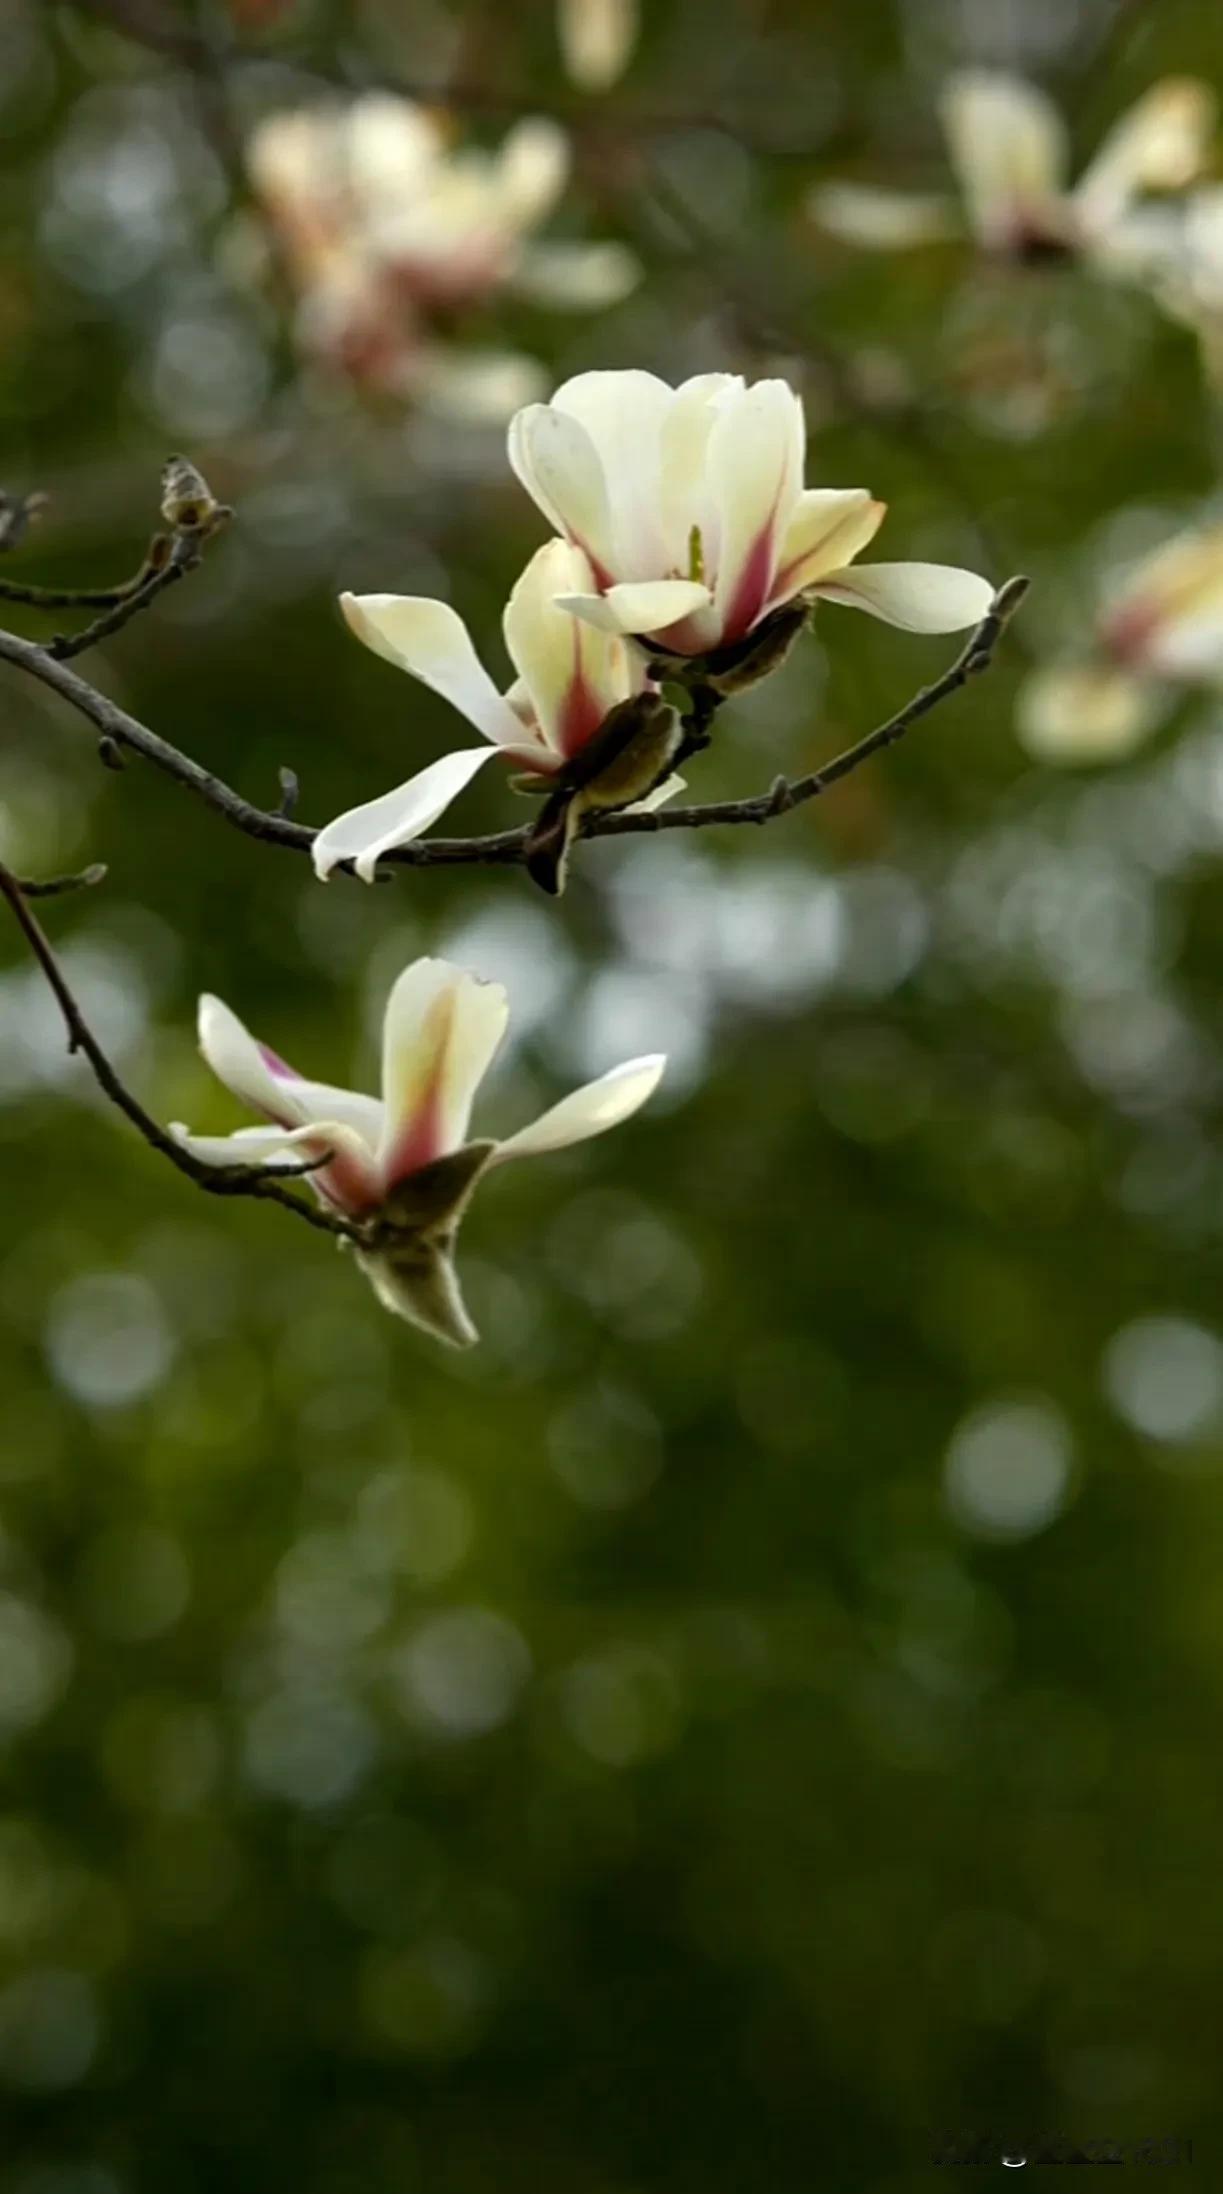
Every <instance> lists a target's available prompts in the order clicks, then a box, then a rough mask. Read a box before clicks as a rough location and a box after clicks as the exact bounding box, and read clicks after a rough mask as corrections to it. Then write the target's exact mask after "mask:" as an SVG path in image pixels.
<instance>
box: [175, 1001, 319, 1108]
mask: <svg viewBox="0 0 1223 2194" xmlns="http://www.w3.org/2000/svg"><path fill="white" fill-rule="evenodd" d="M196 1026H197V1030H198V1034H199V1045H200V1051H201V1053H202V1055H203V1057H204V1060H205V1062H206V1064H207V1065H208V1066H210V1067H211V1068H212V1071H213V1073H214V1074H215V1075H216V1078H217V1080H218V1082H224V1084H225V1087H226V1089H228V1090H232V1092H233V1094H234V1096H235V1097H240V1098H241V1100H242V1102H243V1104H244V1105H249V1106H250V1108H251V1110H252V1112H262V1113H264V1114H265V1115H266V1117H267V1118H268V1119H270V1120H279V1121H280V1122H281V1123H282V1125H283V1126H285V1127H294V1126H296V1125H297V1124H298V1123H299V1122H300V1120H301V1113H300V1112H299V1111H298V1110H297V1108H296V1106H295V1105H294V1103H293V1101H292V1097H291V1096H290V1094H289V1092H290V1090H291V1088H292V1084H293V1082H294V1081H296V1080H297V1078H298V1077H297V1076H296V1075H295V1073H294V1070H293V1068H292V1067H290V1066H287V1065H286V1064H285V1062H284V1060H283V1059H279V1058H277V1056H276V1054H275V1052H272V1051H269V1050H268V1049H267V1046H266V1045H264V1044H261V1043H259V1042H257V1040H256V1039H255V1037H253V1036H252V1035H251V1032H250V1030H249V1029H248V1028H247V1027H246V1026H245V1024H244V1023H243V1022H241V1021H240V1020H239V1019H238V1016H237V1014H236V1013H234V1012H233V1011H232V1009H231V1008H230V1007H229V1006H227V1005H226V1004H225V1001H224V999H223V998H214V997H213V996H212V994H211V993H210V992H208V991H205V993H204V995H203V997H202V998H201V999H200V1003H199V1011H198V1016H197V1022H196ZM248 1132H250V1133H256V1132H260V1133H261V1132H263V1131H262V1130H254V1129H251V1130H248Z"/></svg>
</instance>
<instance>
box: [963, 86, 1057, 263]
mask: <svg viewBox="0 0 1223 2194" xmlns="http://www.w3.org/2000/svg"><path fill="white" fill-rule="evenodd" d="M940 111H941V114H942V121H943V128H944V130H945V132H946V136H947V144H948V149H949V151H950V153H951V163H952V166H953V167H954V169H955V171H956V175H957V177H958V179H959V183H960V188H961V190H962V191H963V193H964V199H965V203H966V205H967V208H968V215H969V219H970V221H971V222H972V226H973V228H974V229H975V231H976V233H977V235H978V236H979V237H980V238H981V240H982V242H983V243H984V244H985V245H986V246H987V247H989V248H991V249H993V248H996V247H998V246H1005V245H1006V244H1007V242H1008V241H1009V240H1010V238H1011V237H1012V236H1013V234H1014V231H1015V229H1016V228H1017V227H1022V225H1023V223H1024V222H1025V221H1030V222H1034V223H1037V224H1039V223H1041V222H1042V221H1044V220H1052V221H1054V222H1057V221H1058V220H1059V219H1060V217H1061V212H1062V203H1063V190H1064V186H1065V181H1066V170H1067V161H1068V145H1067V136H1066V126H1065V124H1064V122H1063V121H1062V118H1061V116H1060V114H1059V113H1058V111H1057V108H1056V107H1055V106H1054V105H1053V102H1052V101H1051V100H1050V99H1047V98H1046V97H1045V94H1044V93H1043V92H1042V91H1038V90H1037V88H1036V86H1035V84H1029V83H1027V82H1025V80H1024V79H1023V78H1022V77H1020V76H1009V75H1006V74H1005V73H1003V72H1001V71H999V72H997V73H995V72H994V71H992V70H989V69H966V70H964V71H963V72H962V73H961V74H959V75H956V76H953V77H952V78H951V79H950V81H949V82H948V84H947V85H946V87H945V89H944V92H943V96H942V100H941V102H940Z"/></svg>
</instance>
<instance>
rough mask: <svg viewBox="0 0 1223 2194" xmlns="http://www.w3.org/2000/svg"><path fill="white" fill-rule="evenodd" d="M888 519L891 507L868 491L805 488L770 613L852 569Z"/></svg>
mask: <svg viewBox="0 0 1223 2194" xmlns="http://www.w3.org/2000/svg"><path fill="white" fill-rule="evenodd" d="M886 516H887V504H886V503H879V502H876V501H875V499H874V497H873V496H872V495H871V494H870V491H869V490H868V489H867V488H804V490H803V493H802V494H801V495H800V497H799V499H798V507H797V509H796V510H795V512H794V515H793V517H792V518H791V520H790V523H789V525H788V527H787V528H786V533H785V538H784V540H783V541H782V544H781V549H780V552H779V557H778V566H777V576H776V578H775V579H774V581H773V590H772V594H771V596H770V602H769V606H770V608H775V607H776V606H777V605H778V604H779V603H781V602H788V601H790V600H791V599H792V598H793V596H794V595H796V594H801V593H802V592H803V589H804V588H805V587H809V586H813V585H814V583H815V581H816V580H817V579H821V578H823V577H824V575H825V573H827V572H831V571H840V570H842V569H843V568H844V566H845V565H846V564H852V562H853V560H854V558H855V556H860V555H861V553H862V550H863V549H864V548H865V547H866V546H867V544H868V543H869V542H871V541H873V540H874V538H875V535H876V534H877V533H878V531H879V528H880V526H881V525H882V524H883V521H884V519H885V517H886Z"/></svg>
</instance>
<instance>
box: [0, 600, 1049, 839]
mask: <svg viewBox="0 0 1223 2194" xmlns="http://www.w3.org/2000/svg"><path fill="white" fill-rule="evenodd" d="M1027 590H1028V581H1027V580H1026V579H1023V578H1015V579H1008V580H1007V581H1006V583H1005V585H1004V586H1002V587H1000V588H999V590H998V593H997V594H996V595H995V596H994V600H993V602H992V604H991V606H990V608H989V610H988V612H987V613H986V615H985V617H984V618H983V619H982V621H981V623H980V624H979V625H978V627H977V629H976V631H975V632H974V633H973V635H972V637H971V639H970V640H969V642H968V645H967V646H966V647H965V648H964V649H963V651H962V652H961V654H960V655H959V656H957V658H956V660H955V662H954V663H953V664H952V665H951V666H950V668H949V669H948V670H946V671H945V672H944V673H943V676H942V677H941V678H937V679H935V681H934V683H933V684H932V685H929V686H923V687H922V688H921V690H920V691H919V692H918V693H916V694H914V696H913V698H912V700H911V701H908V702H906V703H905V706H904V707H903V708H902V709H899V710H898V711H897V713H896V714H895V715H894V716H890V717H889V718H888V719H887V722H886V723H883V724H879V725H877V726H876V728H875V729H874V730H873V731H870V732H868V733H867V734H866V736H865V738H862V739H859V740H858V742H857V744H856V745H855V746H852V747H849V748H847V750H846V752H845V753H844V754H840V755H837V756H836V757H835V758H834V759H833V760H832V761H831V762H826V763H825V764H824V766H823V768H822V769H818V770H815V771H813V772H812V774H811V775H810V776H808V777H800V778H798V779H796V780H795V782H794V783H793V784H790V783H788V782H787V781H786V780H785V779H779V780H778V783H777V784H775V785H774V786H773V787H772V788H771V789H770V791H768V792H766V793H761V794H759V795H758V796H756V797H755V798H751V799H746V800H720V801H715V802H713V803H711V804H709V805H707V806H704V807H683V808H675V807H669V808H658V809H656V810H655V811H654V812H653V813H646V814H643V813H640V812H638V811H635V810H632V809H619V810H615V811H613V812H611V813H607V812H603V813H599V814H593V815H590V816H589V817H587V818H586V819H585V827H584V829H583V831H582V836H583V837H586V838H613V837H614V838H620V837H625V836H628V835H631V834H632V833H634V832H639V831H657V830H704V829H706V828H708V827H709V826H710V825H712V824H715V823H765V822H769V821H771V820H772V818H773V817H774V816H775V815H782V814H785V813H786V811H787V810H788V809H790V808H792V807H800V806H801V805H802V804H803V802H804V801H807V800H814V799H816V798H818V796H819V794H820V793H822V792H827V790H828V789H829V787H830V786H831V785H835V784H839V783H840V780H841V779H842V778H843V777H848V776H849V775H850V773H851V771H853V770H855V769H858V768H860V766H861V764H862V763H863V762H865V761H868V760H869V759H870V757H871V756H872V755H873V754H878V753H879V752H880V751H881V749H882V748H884V747H888V746H891V745H893V744H894V743H895V741H896V740H897V739H899V738H901V737H903V735H904V733H905V732H906V731H908V730H909V728H910V727H911V725H913V724H916V723H919V722H920V721H921V719H922V717H923V716H928V715H929V714H930V711H931V710H932V709H934V708H937V707H938V705H939V703H940V702H941V701H945V700H947V699H948V698H949V697H950V695H951V694H953V693H958V692H959V690H960V688H961V687H962V686H965V685H967V684H968V681H969V679H970V678H975V677H977V676H978V675H979V674H980V673H981V672H982V671H984V670H987V669H988V668H989V666H990V664H991V663H992V661H993V658H994V654H995V651H996V649H997V647H998V643H999V641H1000V640H1001V638H1002V636H1003V633H1004V632H1005V631H1006V628H1007V626H1008V624H1009V623H1010V620H1011V618H1012V617H1013V616H1014V614H1015V612H1016V610H1017V609H1018V608H1019V605H1020V603H1021V602H1022V600H1023V598H1024V595H1025V594H1026V593H1027ZM0 661H4V662H9V663H12V664H14V665H15V666H16V667H17V669H19V670H24V671H27V672H28V673H29V674H30V676H31V677H33V678H37V679H38V681H39V683H40V684H41V685H44V686H49V687H50V688H51V690H52V692H54V693H58V694H59V695H60V696H61V697H62V698H63V699H64V700H65V701H68V702H69V703H70V704H71V706H72V707H73V708H75V709H78V710H79V711H80V713H81V715H82V716H86V717H88V719H89V721H90V723H92V724H93V725H94V726H95V728H96V729H97V731H98V732H99V733H100V734H101V742H100V744H101V747H102V748H103V749H105V751H106V752H107V754H108V755H111V756H118V755H119V754H121V753H122V752H123V751H124V750H125V749H127V750H129V751H130V752H132V753H133V754H140V755H143V756H144V759H145V760H146V761H147V762H152V764H153V765H154V767H155V768H156V769H160V770H161V771H163V772H164V774H165V775H166V776H167V777H173V778H174V779H175V780H176V781H177V783H179V784H181V785H185V786H186V787H187V789H188V791H189V792H193V793H194V794H195V795H196V797H197V798H198V799H200V800H203V801H204V803H205V804H206V806H208V807H210V808H213V809H215V811H216V812H217V814H218V815H223V816H224V818H225V820H226V822H227V823H229V824H230V825H232V827H233V828H234V829H235V830H240V831H242V832H243V833H244V834H245V836H246V837H248V838H254V839H257V840H259V841H260V842H261V843H262V844H264V845H276V846H284V847H287V848H288V850H289V851H290V852H293V853H308V852H309V851H310V847H311V846H312V844H313V842H314V839H315V836H316V833H315V832H314V831H313V830H311V829H310V828H309V827H308V826H307V825H306V824H305V823H298V822H295V821H294V820H293V818H292V817H291V816H290V815H286V814H284V813H282V812H280V811H279V810H276V809H269V808H259V807H255V806H254V805H253V803H252V802H251V801H249V800H244V799H243V797H242V795H241V793H239V792H235V791H234V789H233V787H232V786H231V785H227V784H226V783H225V781H224V779H223V778H221V777H217V776H216V775H214V773H213V772H212V771H211V770H207V769H204V768H203V767H202V766H201V765H200V763H199V762H195V761H193V760H192V759H191V756H190V755H188V754H183V753H180V751H179V749H178V748H177V747H175V746H171V744H170V742H169V740H168V739H163V738H162V737H161V736H160V734H159V733H157V732H155V731H151V730H150V729H149V727H148V725H147V724H142V723H140V721H139V720H138V718H136V717H135V716H129V715H128V713H127V711H126V709H122V708H120V707H119V705H118V703H117V702H115V701H112V700H110V699H109V697H108V696H107V695H106V694H104V693H99V692H98V690H97V688H96V687H95V686H91V685H90V684H88V682H87V681H86V680H85V679H84V678H82V677H81V676H80V675H79V673H78V672H76V671H74V670H71V669H70V668H69V666H68V665H67V664H66V663H64V662H63V661H61V660H57V659H56V657H55V656H53V655H51V654H50V653H49V652H48V651H47V649H46V648H40V647H38V646H36V644H35V643H34V642H33V641H32V640H22V639H19V638H18V636H17V634H16V633H12V632H4V631H0ZM781 785H785V791H784V793H782V792H781V791H780V790H779V786H781ZM282 804H283V803H282ZM528 835H529V832H528V829H526V828H524V829H521V830H505V831H499V832H496V833H495V834H492V835H490V836H488V837H485V838H418V839H415V840H414V841H413V842H412V843H411V844H410V845H406V846H399V847H397V848H396V850H395V851H394V852H393V853H388V854H385V855H384V856H383V860H384V862H385V864H386V865H387V866H388V867H398V868H443V867H446V868H449V867H455V866H458V865H463V864H467V863H482V864H485V865H493V866H496V867H514V866H516V865H518V864H519V863H521V862H522V861H523V860H524V859H525V854H526V843H527V838H528Z"/></svg>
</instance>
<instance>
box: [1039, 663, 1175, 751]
mask: <svg viewBox="0 0 1223 2194" xmlns="http://www.w3.org/2000/svg"><path fill="white" fill-rule="evenodd" d="M1160 708H1161V695H1160V691H1159V688H1158V686H1155V685H1153V684H1152V683H1151V682H1150V680H1146V679H1142V678H1140V677H1135V676H1134V675H1133V673H1132V672H1130V671H1126V670H1120V669H1118V668H1116V667H1115V666H1114V665H1112V664H1110V663H1055V664H1049V665H1047V666H1046V667H1045V668H1044V669H1042V670H1037V671H1034V672H1033V673H1032V675H1031V676H1030V677H1029V678H1028V679H1027V680H1026V681H1025V683H1024V685H1023V687H1022V689H1021V691H1020V695H1019V700H1018V703H1017V706H1016V710H1015V729H1016V731H1017V732H1018V734H1019V738H1020V741H1021V742H1022V744H1023V745H1024V746H1025V747H1026V748H1027V751H1028V753H1029V754H1031V755H1033V756H1034V757H1035V758H1036V760H1037V761H1038V762H1054V763H1058V764H1063V765H1076V764H1081V763H1091V762H1117V761H1122V760H1124V758H1125V756H1126V755H1128V754H1132V753H1133V752H1134V749H1135V748H1136V747H1138V746H1141V744H1142V742H1143V740H1144V739H1145V738H1147V736H1148V735H1149V733H1150V732H1151V731H1152V730H1153V729H1154V727H1155V725H1156V723H1157V722H1158V720H1159V716H1160Z"/></svg>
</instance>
